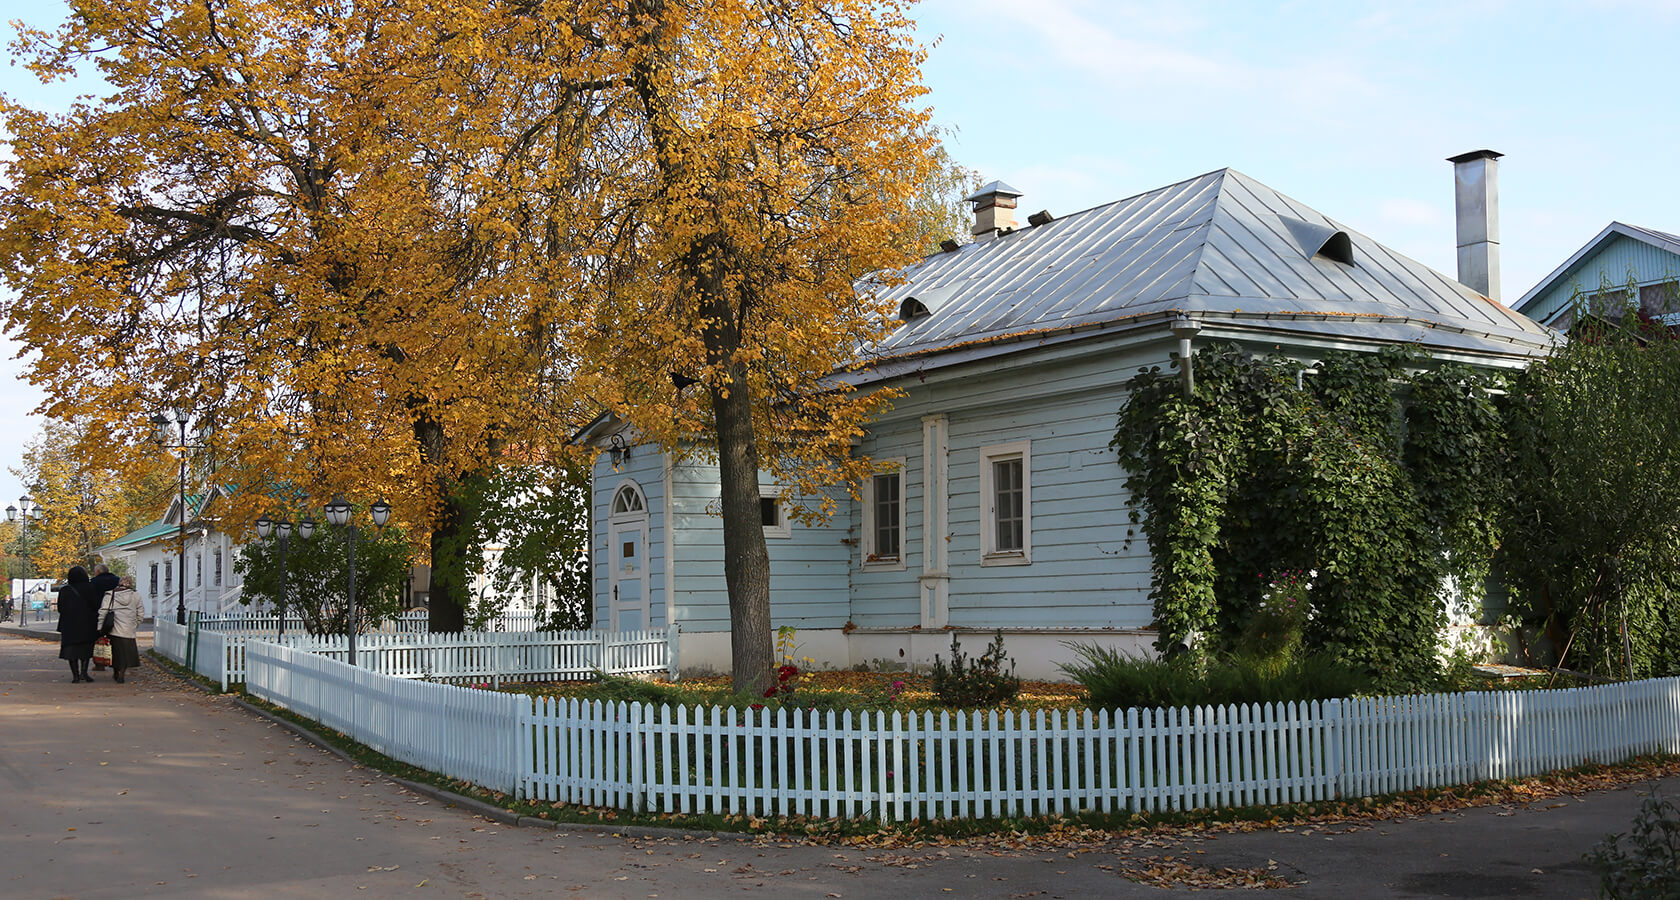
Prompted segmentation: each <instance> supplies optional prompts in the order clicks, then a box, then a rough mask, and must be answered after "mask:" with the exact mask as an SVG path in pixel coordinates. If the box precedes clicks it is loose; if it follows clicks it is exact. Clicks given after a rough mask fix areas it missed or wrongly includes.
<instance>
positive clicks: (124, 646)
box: [99, 575, 146, 683]
mask: <svg viewBox="0 0 1680 900" xmlns="http://www.w3.org/2000/svg"><path fill="white" fill-rule="evenodd" d="M145 614H146V607H145V604H144V603H142V602H141V600H140V593H139V592H138V591H136V590H135V589H134V576H132V575H124V576H123V578H122V581H121V582H120V583H119V584H118V585H117V588H116V590H114V591H111V592H110V593H108V594H106V595H105V600H104V602H103V603H101V604H100V606H99V622H100V623H101V627H100V630H101V632H103V633H104V634H105V635H106V636H107V637H109V638H110V639H111V669H112V671H113V672H115V674H114V675H113V676H112V677H113V678H115V679H116V680H117V681H118V682H119V683H120V682H122V681H123V680H124V679H123V672H124V671H125V670H127V669H132V668H135V667H137V666H139V665H140V647H139V645H138V644H137V643H136V642H135V640H134V638H135V635H137V634H138V633H139V631H140V619H141V618H142V617H144V616H145Z"/></svg>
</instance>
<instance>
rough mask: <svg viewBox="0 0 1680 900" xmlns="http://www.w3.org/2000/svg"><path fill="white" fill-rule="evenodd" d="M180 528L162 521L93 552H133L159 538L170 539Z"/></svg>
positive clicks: (138, 529)
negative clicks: (136, 548)
mask: <svg viewBox="0 0 1680 900" xmlns="http://www.w3.org/2000/svg"><path fill="white" fill-rule="evenodd" d="M178 527H179V526H176V525H173V524H171V523H169V522H165V521H163V520H161V519H160V520H158V521H156V522H153V523H152V524H150V525H146V526H143V527H140V528H136V529H135V530H133V531H130V532H129V533H128V534H125V535H123V536H122V537H120V538H117V539H116V540H114V541H112V542H110V543H109V544H106V545H104V546H103V547H97V548H95V549H94V551H93V552H95V553H100V554H103V553H108V552H112V551H117V550H132V549H134V548H135V547H140V546H144V545H146V544H150V543H152V542H153V541H155V540H158V539H159V538H164V537H168V536H170V535H172V534H174V533H175V532H176V531H177V530H178Z"/></svg>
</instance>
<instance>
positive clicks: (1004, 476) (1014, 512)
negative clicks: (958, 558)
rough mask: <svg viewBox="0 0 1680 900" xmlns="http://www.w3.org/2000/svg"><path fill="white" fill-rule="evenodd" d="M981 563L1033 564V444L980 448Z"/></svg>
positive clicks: (1024, 443) (1027, 442) (1008, 444)
mask: <svg viewBox="0 0 1680 900" xmlns="http://www.w3.org/2000/svg"><path fill="white" fill-rule="evenodd" d="M980 508H981V511H982V515H981V518H980V547H981V559H980V564H981V565H983V566H1024V565H1026V564H1028V563H1030V562H1032V443H1031V442H1030V441H1012V442H1010V443H1007V444H994V445H992V446H990V447H981V448H980Z"/></svg>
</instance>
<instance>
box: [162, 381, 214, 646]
mask: <svg viewBox="0 0 1680 900" xmlns="http://www.w3.org/2000/svg"><path fill="white" fill-rule="evenodd" d="M151 421H152V425H153V426H155V432H156V434H157V439H158V443H160V444H163V445H164V446H166V447H173V449H174V450H175V452H176V455H177V456H179V457H180V496H181V528H180V534H179V537H178V540H177V546H176V564H175V568H176V582H175V587H176V594H175V624H177V625H185V624H187V451H189V450H200V449H203V448H202V447H196V446H194V445H192V444H188V443H187V422H188V421H190V417H189V415H188V413H187V410H186V409H185V408H181V409H177V410H175V420H174V421H173V422H171V421H170V419H169V417H168V416H165V415H163V414H162V413H159V414H157V415H155V416H152V419H151ZM171 425H175V426H176V427H177V428H178V429H179V432H175V431H171V430H170V426H171ZM177 436H178V437H179V438H180V440H179V441H171V438H174V437H177ZM201 590H202V588H201Z"/></svg>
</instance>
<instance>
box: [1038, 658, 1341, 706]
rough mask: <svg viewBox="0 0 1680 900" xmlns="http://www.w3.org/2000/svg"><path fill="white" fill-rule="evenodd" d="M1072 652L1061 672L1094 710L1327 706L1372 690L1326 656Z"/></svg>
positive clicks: (1337, 662) (1338, 663) (1062, 665)
mask: <svg viewBox="0 0 1680 900" xmlns="http://www.w3.org/2000/svg"><path fill="white" fill-rule="evenodd" d="M1068 646H1069V647H1070V648H1071V649H1072V650H1073V651H1074V652H1075V653H1077V654H1078V655H1079V660H1078V661H1076V662H1070V663H1062V664H1061V670H1062V671H1063V672H1064V673H1066V674H1067V676H1068V677H1069V678H1072V679H1073V680H1074V681H1077V682H1079V683H1080V684H1081V685H1083V686H1084V688H1085V690H1086V691H1087V692H1088V693H1089V694H1090V698H1091V700H1090V702H1091V706H1092V707H1096V708H1108V709H1125V708H1128V707H1133V706H1137V707H1158V706H1219V705H1224V704H1228V703H1282V702H1286V701H1290V700H1327V699H1330V698H1332V697H1351V696H1354V695H1356V694H1364V693H1369V692H1370V690H1371V688H1372V682H1371V679H1370V677H1369V676H1367V675H1365V674H1364V672H1363V671H1362V670H1361V669H1359V668H1358V667H1356V666H1352V665H1349V664H1347V663H1343V662H1339V661H1337V660H1334V659H1331V658H1329V657H1326V656H1304V657H1292V658H1288V659H1278V660H1259V659H1254V658H1251V657H1237V658H1234V659H1211V660H1202V659H1198V658H1196V657H1194V656H1191V655H1188V654H1186V655H1184V656H1176V657H1172V658H1170V659H1146V658H1139V657H1132V656H1125V655H1123V654H1121V653H1119V652H1116V651H1114V650H1111V649H1108V648H1106V647H1099V646H1096V645H1092V644H1069V645H1068Z"/></svg>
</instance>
